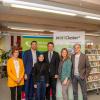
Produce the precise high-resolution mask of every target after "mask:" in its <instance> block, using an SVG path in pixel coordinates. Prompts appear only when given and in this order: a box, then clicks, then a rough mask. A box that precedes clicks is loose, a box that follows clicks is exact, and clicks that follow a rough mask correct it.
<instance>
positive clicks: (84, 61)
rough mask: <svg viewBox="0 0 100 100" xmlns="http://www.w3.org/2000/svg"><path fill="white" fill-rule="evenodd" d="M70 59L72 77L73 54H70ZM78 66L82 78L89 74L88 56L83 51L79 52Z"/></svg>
mask: <svg viewBox="0 0 100 100" xmlns="http://www.w3.org/2000/svg"><path fill="white" fill-rule="evenodd" d="M71 60H72V78H73V76H74V68H75V54H74V55H72V56H71ZM78 68H79V74H80V77H81V78H82V79H85V78H87V77H88V76H89V73H90V71H91V67H90V64H89V60H88V57H87V56H86V55H85V54H83V53H81V55H80V58H79V65H78Z"/></svg>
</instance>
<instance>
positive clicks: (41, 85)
mask: <svg viewBox="0 0 100 100" xmlns="http://www.w3.org/2000/svg"><path fill="white" fill-rule="evenodd" d="M45 94H46V82H45V80H40V81H39V82H37V92H36V99H35V100H45Z"/></svg>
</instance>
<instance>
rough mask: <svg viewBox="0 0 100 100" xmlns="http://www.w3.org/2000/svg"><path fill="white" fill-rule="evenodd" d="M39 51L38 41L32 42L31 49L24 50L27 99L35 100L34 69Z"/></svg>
mask: <svg viewBox="0 0 100 100" xmlns="http://www.w3.org/2000/svg"><path fill="white" fill-rule="evenodd" d="M38 55H39V52H38V51H37V42H36V41H32V42H31V49H29V50H27V51H25V52H24V55H23V61H24V66H25V94H26V100H33V96H34V85H33V84H34V79H33V73H32V72H33V70H34V64H35V63H36V62H37V56H38Z"/></svg>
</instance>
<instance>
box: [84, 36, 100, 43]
mask: <svg viewBox="0 0 100 100" xmlns="http://www.w3.org/2000/svg"><path fill="white" fill-rule="evenodd" d="M85 39H86V40H89V41H91V42H93V43H94V44H95V45H100V37H96V36H86V37H85Z"/></svg>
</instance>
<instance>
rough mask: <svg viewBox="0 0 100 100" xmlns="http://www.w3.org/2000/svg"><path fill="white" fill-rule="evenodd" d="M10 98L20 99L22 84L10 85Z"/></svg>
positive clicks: (12, 99) (13, 99)
mask: <svg viewBox="0 0 100 100" xmlns="http://www.w3.org/2000/svg"><path fill="white" fill-rule="evenodd" d="M10 91H11V100H21V92H22V86H17V87H10Z"/></svg>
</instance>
